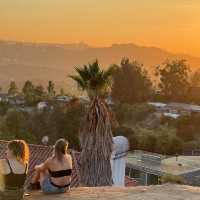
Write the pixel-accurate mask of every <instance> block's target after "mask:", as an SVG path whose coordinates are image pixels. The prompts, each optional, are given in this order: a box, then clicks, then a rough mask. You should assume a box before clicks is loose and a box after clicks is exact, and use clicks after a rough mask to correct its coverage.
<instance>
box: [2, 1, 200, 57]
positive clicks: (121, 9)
mask: <svg viewBox="0 0 200 200" xmlns="http://www.w3.org/2000/svg"><path fill="white" fill-rule="evenodd" d="M0 24H1V25H0V39H6V40H19V41H30V42H50V43H74V42H85V43H88V44H89V45H91V46H109V45H111V44H112V43H135V44H139V45H144V46H157V47H161V48H164V49H167V50H169V51H171V52H174V53H177V52H181V53H187V54H191V55H196V56H200V37H199V35H200V1H199V0H140V1H138V0H123V1H122V0H101V1H94V0H0Z"/></svg>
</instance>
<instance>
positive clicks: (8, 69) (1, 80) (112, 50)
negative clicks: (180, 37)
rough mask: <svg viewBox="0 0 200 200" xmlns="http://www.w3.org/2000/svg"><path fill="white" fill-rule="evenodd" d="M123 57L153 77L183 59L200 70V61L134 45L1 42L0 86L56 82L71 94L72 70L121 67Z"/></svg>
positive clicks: (154, 48)
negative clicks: (90, 64) (97, 65)
mask: <svg viewBox="0 0 200 200" xmlns="http://www.w3.org/2000/svg"><path fill="white" fill-rule="evenodd" d="M122 57H129V58H131V59H136V60H137V61H139V62H141V63H143V64H144V66H145V67H146V69H147V70H148V71H149V72H150V73H152V71H153V70H154V69H155V65H158V64H161V63H162V62H164V61H165V60H166V59H174V58H184V59H186V60H187V61H188V63H190V65H191V66H192V68H193V69H197V68H199V67H200V58H198V57H193V56H189V55H178V54H173V53H170V52H168V51H166V50H163V49H159V48H156V47H143V46H138V45H135V44H113V45H112V46H110V47H90V46H88V45H87V44H84V43H78V44H46V43H37V44H36V43H25V42H13V41H0V86H1V87H3V89H4V90H5V89H6V88H7V87H8V85H9V82H10V81H11V80H15V81H16V83H17V84H18V85H19V86H20V87H21V86H22V84H23V83H24V82H25V81H26V80H31V81H33V82H34V83H39V84H43V85H46V84H47V82H48V80H53V81H54V82H55V84H56V86H57V88H61V87H63V88H66V89H67V90H69V91H70V92H73V91H74V90H75V85H74V84H73V83H72V81H71V80H70V79H69V78H68V75H69V74H71V73H73V67H74V66H77V65H82V64H87V63H88V62H91V61H93V60H95V59H96V58H98V60H99V62H100V64H101V65H102V67H107V66H109V65H110V64H113V63H117V64H118V63H120V60H121V58H122Z"/></svg>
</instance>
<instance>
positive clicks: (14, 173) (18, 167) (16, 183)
mask: <svg viewBox="0 0 200 200" xmlns="http://www.w3.org/2000/svg"><path fill="white" fill-rule="evenodd" d="M1 165H2V170H1V171H2V172H1V173H2V175H3V182H4V187H5V189H16V188H23V186H24V183H25V180H26V173H27V164H22V163H21V162H19V161H17V160H9V159H4V160H2V161H1Z"/></svg>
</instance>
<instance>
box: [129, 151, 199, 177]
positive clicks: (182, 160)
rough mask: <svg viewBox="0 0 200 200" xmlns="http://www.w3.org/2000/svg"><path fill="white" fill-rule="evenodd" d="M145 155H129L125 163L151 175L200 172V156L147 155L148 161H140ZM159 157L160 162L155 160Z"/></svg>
mask: <svg viewBox="0 0 200 200" xmlns="http://www.w3.org/2000/svg"><path fill="white" fill-rule="evenodd" d="M143 155H147V153H142V152H140V153H139V152H137V151H136V152H134V153H129V154H128V157H127V163H128V164H130V165H133V166H134V167H136V168H138V169H142V170H144V171H151V172H152V173H153V174H156V175H160V174H172V175H181V174H186V173H189V172H192V171H195V170H200V156H178V160H176V157H168V158H167V157H164V156H162V155H157V154H152V155H151V154H149V160H146V161H145V162H144V161H142V156H143ZM159 157H160V162H159V161H157V162H156V160H155V158H159Z"/></svg>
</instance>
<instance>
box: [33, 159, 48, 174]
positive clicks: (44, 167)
mask: <svg viewBox="0 0 200 200" xmlns="http://www.w3.org/2000/svg"><path fill="white" fill-rule="evenodd" d="M48 168H49V159H47V160H46V161H45V162H43V163H41V164H40V165H36V166H35V170H36V171H40V172H43V171H46V170H48Z"/></svg>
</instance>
